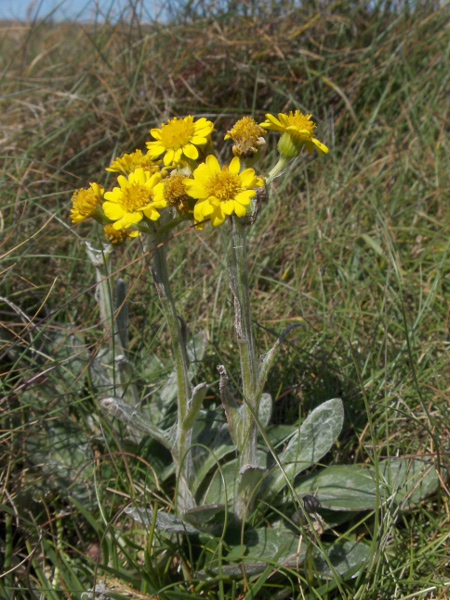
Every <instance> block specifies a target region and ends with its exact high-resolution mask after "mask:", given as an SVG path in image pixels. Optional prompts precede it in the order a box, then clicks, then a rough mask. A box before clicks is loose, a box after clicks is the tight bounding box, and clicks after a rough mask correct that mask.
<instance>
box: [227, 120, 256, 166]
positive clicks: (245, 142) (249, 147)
mask: <svg viewBox="0 0 450 600" xmlns="http://www.w3.org/2000/svg"><path fill="white" fill-rule="evenodd" d="M265 135H266V130H265V129H263V128H262V127H261V125H258V123H257V122H256V121H255V119H252V118H251V117H242V119H240V120H239V121H238V122H237V123H236V124H235V125H234V127H232V129H230V131H228V133H227V135H226V136H225V138H224V139H225V140H229V139H231V140H233V142H234V144H233V154H234V156H239V157H240V158H243V159H247V158H251V157H252V156H254V155H255V154H256V153H257V152H258V150H259V147H260V146H263V145H264V144H265V143H266V141H265V139H264V137H263V136H265Z"/></svg>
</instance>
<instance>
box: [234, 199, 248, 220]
mask: <svg viewBox="0 0 450 600" xmlns="http://www.w3.org/2000/svg"><path fill="white" fill-rule="evenodd" d="M234 212H235V213H236V215H237V216H238V217H241V218H242V217H245V216H246V214H247V210H246V208H245V206H242V204H238V203H237V202H236V203H235V206H234Z"/></svg>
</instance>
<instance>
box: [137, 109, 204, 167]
mask: <svg viewBox="0 0 450 600" xmlns="http://www.w3.org/2000/svg"><path fill="white" fill-rule="evenodd" d="M213 129H214V125H213V123H211V121H208V120H207V119H205V118H204V117H202V118H201V119H199V120H198V121H195V123H194V117H190V116H189V117H186V118H184V119H177V117H175V118H174V119H171V120H170V121H169V122H168V123H167V124H163V125H162V128H161V129H151V130H150V133H151V135H152V136H153V137H154V138H155V140H156V142H147V148H148V155H149V156H150V157H151V158H152V159H155V158H158V156H161V154H164V152H165V155H164V164H165V165H166V166H168V165H171V164H179V163H180V162H181V161H182V159H183V156H184V157H185V158H190V159H192V160H197V158H198V155H199V154H198V149H197V146H205V145H206V143H207V142H208V140H209V137H210V135H211V133H212V132H213Z"/></svg>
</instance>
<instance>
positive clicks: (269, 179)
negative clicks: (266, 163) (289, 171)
mask: <svg viewBox="0 0 450 600" xmlns="http://www.w3.org/2000/svg"><path fill="white" fill-rule="evenodd" d="M288 162H289V159H288V158H286V157H285V156H283V155H280V158H279V159H278V162H277V164H276V165H275V166H274V167H273V168H272V169H271V170H270V171H269V174H268V175H267V179H266V185H269V183H271V182H272V181H273V180H274V179H275V178H276V177H278V175H279V174H280V173H281V171H282V170H283V169H284V167H285V166H286V165H287V164H288Z"/></svg>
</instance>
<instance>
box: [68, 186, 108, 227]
mask: <svg viewBox="0 0 450 600" xmlns="http://www.w3.org/2000/svg"><path fill="white" fill-rule="evenodd" d="M89 185H90V187H89V188H87V189H85V188H83V189H80V190H76V192H74V194H73V196H72V210H71V211H70V217H71V219H72V223H81V221H84V220H85V219H88V218H89V217H95V216H100V207H101V204H102V201H103V193H104V191H105V190H104V189H103V187H102V186H101V185H99V184H98V183H90V184H89Z"/></svg>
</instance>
